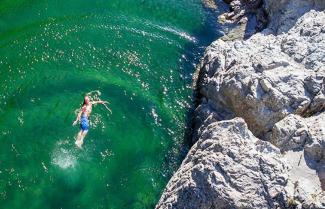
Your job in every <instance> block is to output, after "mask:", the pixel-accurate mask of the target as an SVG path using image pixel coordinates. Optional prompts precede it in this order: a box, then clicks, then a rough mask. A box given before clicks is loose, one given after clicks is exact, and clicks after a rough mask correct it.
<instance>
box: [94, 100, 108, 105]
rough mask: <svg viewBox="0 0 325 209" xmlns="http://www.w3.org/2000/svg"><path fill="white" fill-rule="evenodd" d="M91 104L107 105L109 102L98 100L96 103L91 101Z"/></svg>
mask: <svg viewBox="0 0 325 209" xmlns="http://www.w3.org/2000/svg"><path fill="white" fill-rule="evenodd" d="M91 104H109V102H107V101H102V100H98V101H92V102H91Z"/></svg>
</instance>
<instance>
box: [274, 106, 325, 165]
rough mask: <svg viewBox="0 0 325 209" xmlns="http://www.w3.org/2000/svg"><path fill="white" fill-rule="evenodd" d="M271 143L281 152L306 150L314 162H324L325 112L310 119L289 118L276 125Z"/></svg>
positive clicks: (296, 116)
mask: <svg viewBox="0 0 325 209" xmlns="http://www.w3.org/2000/svg"><path fill="white" fill-rule="evenodd" d="M270 141H271V142H272V143H273V144H274V145H276V146H277V147H279V148H280V149H281V151H288V150H302V149H304V151H305V154H306V155H307V156H308V157H310V158H311V159H313V160H314V161H317V162H320V161H324V160H325V112H324V113H321V114H318V115H316V116H313V117H310V118H302V117H300V116H298V115H289V116H287V117H286V118H284V119H283V120H281V121H279V122H278V123H276V124H275V125H274V127H273V129H272V134H271V140H270Z"/></svg>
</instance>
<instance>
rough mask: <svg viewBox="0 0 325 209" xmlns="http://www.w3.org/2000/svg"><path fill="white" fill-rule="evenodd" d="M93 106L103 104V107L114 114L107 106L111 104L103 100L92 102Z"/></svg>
mask: <svg viewBox="0 0 325 209" xmlns="http://www.w3.org/2000/svg"><path fill="white" fill-rule="evenodd" d="M91 103H92V104H102V105H104V107H105V108H106V109H107V110H108V111H109V112H110V113H111V114H112V110H111V109H109V108H108V107H107V105H106V104H109V102H107V101H102V100H99V101H93V102H91Z"/></svg>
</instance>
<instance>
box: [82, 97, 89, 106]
mask: <svg viewBox="0 0 325 209" xmlns="http://www.w3.org/2000/svg"><path fill="white" fill-rule="evenodd" d="M86 98H88V103H89V100H90V98H89V96H88V95H86V96H85V98H84V102H83V103H82V106H85V105H86V104H87V102H86Z"/></svg>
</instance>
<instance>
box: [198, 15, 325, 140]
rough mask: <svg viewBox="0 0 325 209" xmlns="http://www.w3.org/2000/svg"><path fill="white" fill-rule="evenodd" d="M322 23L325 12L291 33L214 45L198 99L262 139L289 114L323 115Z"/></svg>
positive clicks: (203, 71) (308, 18) (205, 64)
mask: <svg viewBox="0 0 325 209" xmlns="http://www.w3.org/2000/svg"><path fill="white" fill-rule="evenodd" d="M324 20H325V12H315V11H311V12H309V13H307V14H305V15H304V16H302V17H301V18H300V19H299V20H298V22H297V25H296V26H295V27H293V28H292V29H291V30H290V31H289V33H288V34H283V35H278V36H274V35H266V34H263V33H261V34H256V35H254V36H252V37H251V38H250V39H248V40H246V41H233V42H224V41H222V40H218V41H216V42H214V43H212V45H211V46H210V47H208V48H207V51H206V55H205V57H204V60H203V62H202V66H201V69H200V76H199V78H198V90H199V92H200V94H201V95H202V96H203V97H205V98H208V99H207V100H208V102H209V104H210V105H211V107H212V108H213V109H215V110H217V112H220V115H221V114H224V113H230V114H228V115H224V119H228V118H232V117H234V115H235V116H239V117H243V118H244V119H245V121H246V122H247V124H248V126H249V129H250V130H252V132H253V133H254V134H255V135H256V136H258V137H262V138H263V137H264V136H265V135H266V134H267V133H268V132H269V131H270V130H271V129H272V127H273V125H274V124H275V123H276V122H278V121H280V120H281V119H283V118H284V117H285V116H287V115H288V114H291V113H294V114H299V115H306V114H310V113H314V112H318V111H322V110H323V109H324V107H325V106H324V104H325V102H324V101H325V100H324V79H325V67H324V65H325V31H324V28H325V21H324ZM264 32H265V31H264ZM266 32H267V31H266ZM304 34H308V35H304Z"/></svg>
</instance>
